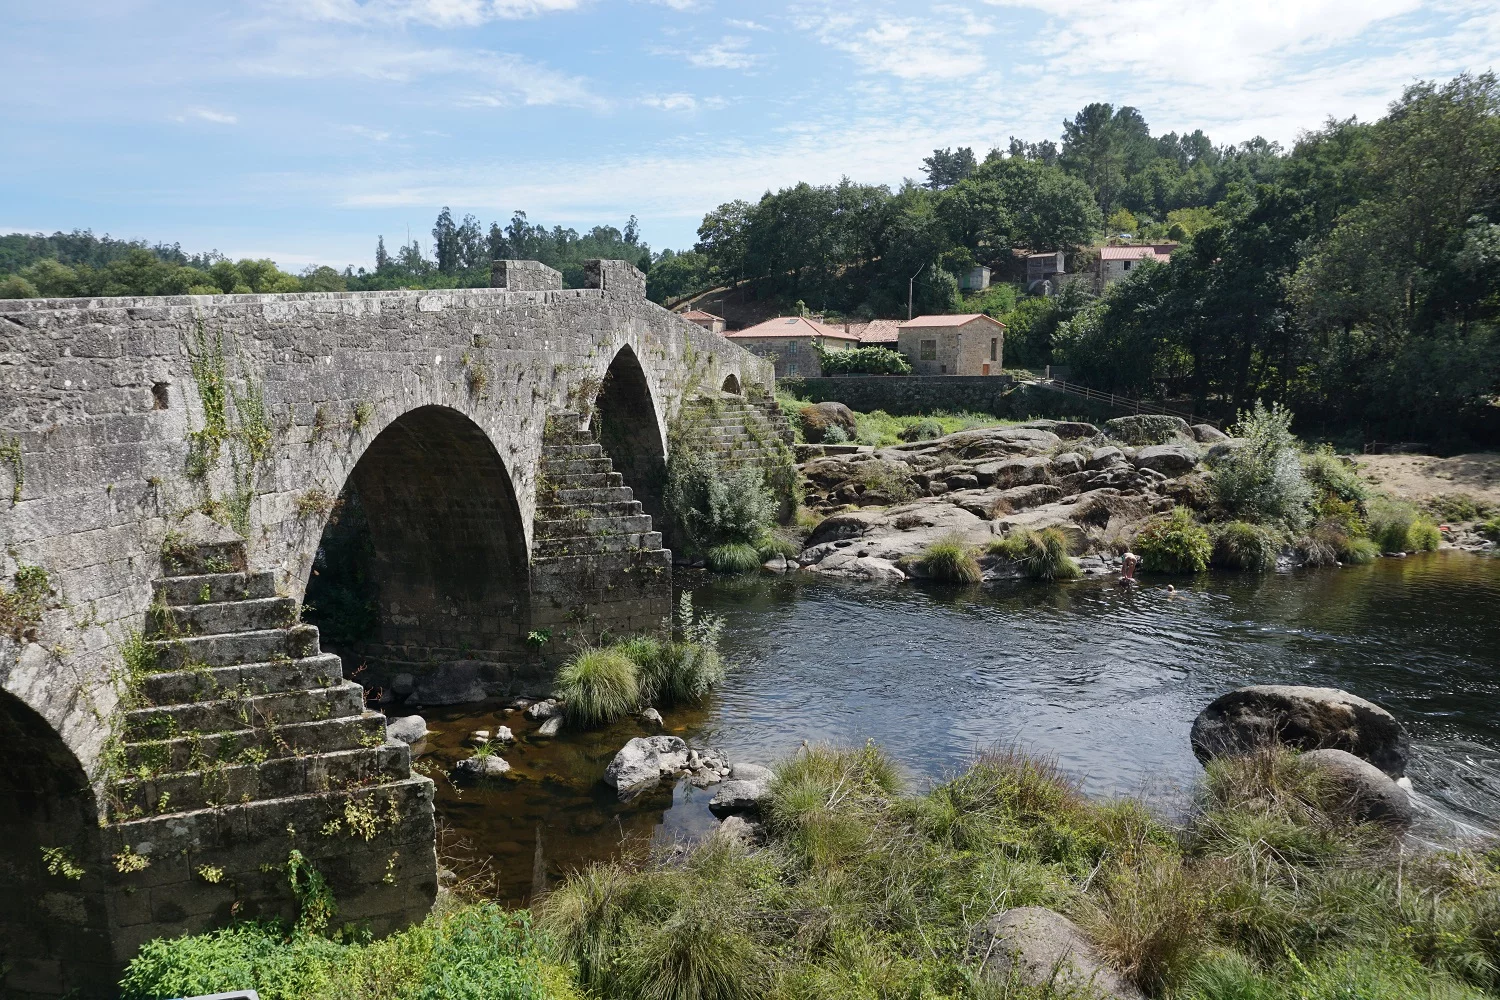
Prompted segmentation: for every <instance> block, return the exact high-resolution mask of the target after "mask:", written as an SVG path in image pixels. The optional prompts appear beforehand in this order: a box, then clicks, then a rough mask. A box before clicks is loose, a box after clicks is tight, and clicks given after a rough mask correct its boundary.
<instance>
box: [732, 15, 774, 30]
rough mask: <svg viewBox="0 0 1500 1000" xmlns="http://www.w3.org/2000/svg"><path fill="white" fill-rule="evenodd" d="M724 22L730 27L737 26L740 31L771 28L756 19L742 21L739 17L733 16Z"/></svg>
mask: <svg viewBox="0 0 1500 1000" xmlns="http://www.w3.org/2000/svg"><path fill="white" fill-rule="evenodd" d="M724 23H725V24H727V25H729V26H730V27H731V28H738V29H739V30H741V31H770V30H771V29H770V28H768V27H766V26H765V25H764V24H761V23H760V22H758V21H742V20H740V19H739V18H734V17H731V18H728V19H727V20H725V22H724Z"/></svg>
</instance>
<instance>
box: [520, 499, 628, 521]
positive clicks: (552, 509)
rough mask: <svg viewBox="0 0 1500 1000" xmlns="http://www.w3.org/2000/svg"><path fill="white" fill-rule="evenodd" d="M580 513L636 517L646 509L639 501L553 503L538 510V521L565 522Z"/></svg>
mask: <svg viewBox="0 0 1500 1000" xmlns="http://www.w3.org/2000/svg"><path fill="white" fill-rule="evenodd" d="M580 513H584V514H588V515H589V516H590V517H634V516H635V515H637V514H644V513H645V508H644V507H642V506H641V502H640V501H639V500H626V501H624V502H621V503H551V504H543V505H541V506H539V507H538V508H537V512H536V514H537V520H538V522H541V521H565V520H570V519H572V518H573V517H576V516H578V515H579V514H580Z"/></svg>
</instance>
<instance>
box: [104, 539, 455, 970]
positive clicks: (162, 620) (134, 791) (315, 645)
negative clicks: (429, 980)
mask: <svg viewBox="0 0 1500 1000" xmlns="http://www.w3.org/2000/svg"><path fill="white" fill-rule="evenodd" d="M226 534H227V533H226ZM163 563H164V565H165V566H166V570H167V572H168V573H169V574H171V575H168V576H164V577H162V578H160V579H157V580H156V581H154V586H153V589H154V600H153V604H152V608H151V613H150V615H149V618H148V631H147V635H146V641H145V643H144V645H143V649H142V656H141V657H139V658H143V659H146V660H148V661H149V662H146V663H144V664H142V663H137V664H135V665H134V667H135V674H136V676H135V677H134V679H133V683H132V687H133V698H134V703H135V704H134V707H131V708H129V709H128V710H127V711H125V712H124V713H123V720H122V723H123V725H122V728H121V730H120V732H119V733H118V740H119V742H118V745H117V747H116V749H115V757H116V758H117V762H116V765H115V766H114V768H113V777H112V778H111V779H110V780H109V782H108V787H107V789H106V792H107V794H106V801H107V809H108V820H109V825H108V826H107V827H106V828H105V835H106V842H107V843H110V844H111V846H110V847H109V850H110V851H111V852H116V853H115V854H114V857H115V861H116V869H117V871H118V872H119V884H120V886H121V887H122V888H123V889H124V892H123V893H121V894H117V895H116V898H115V903H114V905H115V906H116V907H117V913H116V921H115V923H116V927H117V928H118V929H119V930H118V932H117V941H116V949H117V951H122V950H123V953H126V954H128V953H129V950H130V949H131V948H133V947H134V946H135V945H138V944H139V943H140V941H143V940H147V939H149V938H150V937H157V936H162V935H166V934H175V933H181V932H183V931H188V932H196V931H201V930H204V929H206V928H208V927H211V926H216V925H221V924H223V923H225V922H227V921H229V920H230V919H234V918H246V917H257V916H283V917H292V916H295V915H296V909H297V908H296V902H295V897H294V896H293V894H292V892H291V890H290V888H289V877H290V875H291V873H290V872H289V870H288V865H289V864H292V865H293V866H295V864H296V862H289V858H290V857H292V852H293V851H294V850H295V851H298V852H300V855H301V858H302V860H303V861H304V862H305V863H306V864H308V865H310V866H311V867H313V868H315V869H316V870H317V871H318V872H319V873H320V874H321V875H322V876H323V877H324V878H325V879H326V880H327V883H328V886H329V889H330V890H331V891H332V893H333V897H334V900H335V902H336V904H337V906H338V915H337V917H336V923H338V924H342V923H343V922H345V921H348V922H353V923H363V924H366V925H368V926H369V927H370V928H371V929H372V930H374V931H375V932H376V933H384V932H387V931H389V930H391V929H394V928H395V927H398V926H401V925H402V924H404V923H406V922H408V921H409V920H412V919H420V917H421V916H422V915H423V914H425V913H426V911H427V909H428V908H429V907H430V905H431V902H432V899H433V897H434V895H435V893H436V888H437V885H436V862H435V855H434V847H433V813H432V796H433V786H432V782H431V781H430V780H428V779H427V778H424V777H421V776H414V775H413V774H412V771H411V751H410V748H409V747H407V746H406V745H405V744H401V743H397V742H387V740H386V736H385V718H384V716H382V715H381V714H379V713H378V712H369V711H366V710H365V707H364V691H363V689H362V688H361V686H360V685H359V684H357V683H355V682H353V681H349V680H345V679H344V676H343V667H342V663H341V661H340V659H339V657H338V656H336V655H334V654H330V653H324V652H321V651H320V649H319V641H318V630H317V629H316V628H314V627H313V626H311V625H306V624H299V623H298V622H297V607H296V604H295V602H294V601H293V600H291V599H290V598H288V597H283V596H279V595H277V594H276V592H275V584H274V577H273V575H272V574H270V573H251V572H247V571H246V558H245V547H244V542H243V541H242V540H240V539H238V538H237V537H221V538H220V539H218V540H214V541H208V542H202V543H199V544H196V545H180V544H179V545H175V546H173V547H172V548H171V549H170V551H169V552H168V553H166V554H164V556H163ZM132 890H134V891H132ZM120 938H123V940H120Z"/></svg>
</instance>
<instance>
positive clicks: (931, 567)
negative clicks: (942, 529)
mask: <svg viewBox="0 0 1500 1000" xmlns="http://www.w3.org/2000/svg"><path fill="white" fill-rule="evenodd" d="M917 562H918V564H919V565H920V566H921V567H922V571H923V572H924V573H925V574H926V575H927V576H928V577H929V578H931V579H933V580H938V581H940V582H943V583H978V582H980V581H981V580H983V579H984V574H983V573H982V572H981V571H980V569H979V563H978V561H977V560H975V558H974V553H973V551H972V550H971V549H970V548H969V547H968V546H967V545H965V544H964V542H963V540H962V539H960V538H957V537H951V538H940V539H938V540H937V541H935V542H933V543H932V544H931V545H929V546H927V548H925V549H924V550H922V555H921V557H920V558H919V559H918V560H917Z"/></svg>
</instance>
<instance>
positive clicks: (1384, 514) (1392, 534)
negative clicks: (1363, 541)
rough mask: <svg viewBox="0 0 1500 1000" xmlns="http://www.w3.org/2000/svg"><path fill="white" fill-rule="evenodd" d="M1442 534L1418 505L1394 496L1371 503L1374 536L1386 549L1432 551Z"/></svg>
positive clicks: (1371, 534) (1371, 533)
mask: <svg viewBox="0 0 1500 1000" xmlns="http://www.w3.org/2000/svg"><path fill="white" fill-rule="evenodd" d="M1442 537H1443V536H1442V534H1441V533H1440V532H1439V531H1438V530H1437V525H1435V524H1433V523H1432V522H1431V521H1430V520H1428V519H1427V517H1426V516H1425V515H1424V514H1422V512H1421V511H1419V510H1418V509H1417V508H1416V506H1415V505H1414V504H1411V503H1408V502H1407V501H1405V500H1395V499H1392V498H1391V497H1379V498H1377V499H1375V500H1372V501H1371V502H1370V538H1371V539H1372V540H1373V541H1374V542H1375V544H1376V545H1378V546H1379V547H1380V551H1382V552H1430V551H1431V550H1433V549H1435V548H1437V547H1438V544H1439V543H1440V542H1441V541H1442Z"/></svg>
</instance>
